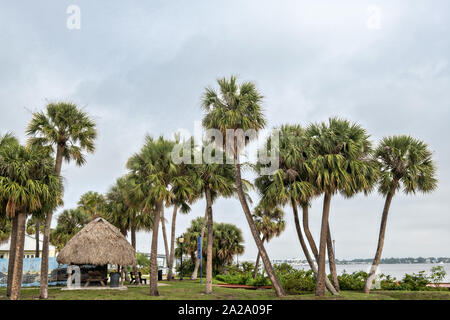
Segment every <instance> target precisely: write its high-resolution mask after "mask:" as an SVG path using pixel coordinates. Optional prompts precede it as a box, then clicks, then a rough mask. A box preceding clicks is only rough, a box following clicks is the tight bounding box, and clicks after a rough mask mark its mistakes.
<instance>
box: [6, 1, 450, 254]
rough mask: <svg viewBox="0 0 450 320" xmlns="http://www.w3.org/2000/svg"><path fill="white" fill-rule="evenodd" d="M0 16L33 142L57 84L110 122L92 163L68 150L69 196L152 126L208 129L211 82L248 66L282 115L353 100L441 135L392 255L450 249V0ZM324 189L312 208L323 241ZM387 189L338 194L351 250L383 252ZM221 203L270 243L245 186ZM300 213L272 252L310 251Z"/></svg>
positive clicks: (13, 125) (9, 120) (246, 71)
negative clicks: (430, 178) (204, 107)
mask: <svg viewBox="0 0 450 320" xmlns="http://www.w3.org/2000/svg"><path fill="white" fill-rule="evenodd" d="M72 4H75V5H77V6H78V8H79V9H80V12H81V20H80V21H81V24H80V29H69V28H68V27H67V19H68V18H70V16H71V14H68V13H67V8H68V7H69V6H70V5H72ZM374 6H375V7H374ZM71 21H72V20H70V21H69V22H71ZM69 25H71V24H70V23H69ZM71 26H73V24H72V25H71ZM0 30H1V32H0V43H1V50H0V133H4V132H6V131H12V132H14V133H15V134H16V135H17V136H18V137H20V139H21V140H22V141H23V142H24V141H25V134H24V129H25V126H26V124H27V123H28V122H29V121H30V118H31V111H38V110H42V109H43V108H44V107H45V105H46V104H47V102H48V101H54V100H70V101H73V102H75V103H77V104H78V105H79V106H80V107H83V108H84V109H85V110H86V111H87V112H88V113H89V114H90V115H91V116H92V117H93V119H95V121H96V122H97V124H98V132H99V136H98V140H97V150H96V152H95V154H93V155H89V156H88V157H87V164H86V165H85V166H84V167H82V168H77V167H75V166H74V165H73V164H70V165H66V164H64V166H63V175H64V177H65V188H66V191H65V196H64V201H65V208H73V207H75V206H76V203H77V201H78V199H79V197H80V195H81V194H83V193H84V192H86V191H89V190H93V191H98V192H106V191H107V190H108V188H109V187H110V186H111V185H112V184H113V183H114V181H115V180H116V178H117V177H119V176H121V175H122V174H124V173H125V172H126V169H125V163H126V161H127V159H128V158H129V157H130V156H131V155H132V154H133V153H134V152H137V151H138V150H139V149H140V147H141V146H142V143H143V141H144V136H145V134H146V133H149V134H151V135H153V136H159V135H164V136H166V137H171V135H172V134H173V132H174V131H175V130H177V129H179V128H184V129H186V130H189V131H191V132H192V131H193V127H194V122H195V121H199V120H201V119H202V113H201V110H200V97H201V94H202V92H203V90H204V88H205V87H206V86H208V85H214V84H215V80H216V79H217V78H218V77H222V76H229V75H231V74H235V75H238V76H239V77H240V79H241V80H251V81H254V82H255V83H256V85H257V87H258V89H259V90H260V92H261V93H262V94H263V95H264V97H265V99H264V104H263V105H264V108H265V111H266V116H267V118H268V126H269V127H273V126H278V125H280V124H283V123H300V124H302V125H307V124H308V123H310V122H314V121H323V120H326V119H327V118H328V117H330V116H341V117H345V118H348V119H349V120H352V121H355V122H358V123H360V124H361V125H362V126H363V127H365V128H366V129H367V130H368V132H369V133H370V134H371V139H372V140H373V141H374V142H376V141H377V140H379V139H380V138H381V137H383V136H386V135H392V134H411V135H413V136H415V137H417V138H420V139H423V140H425V141H426V142H427V143H428V144H429V146H430V148H431V150H433V152H434V159H435V160H436V163H437V166H438V178H439V188H438V190H437V191H436V192H434V193H433V194H430V195H425V196H423V195H417V196H405V195H402V194H398V195H396V197H395V198H394V200H393V203H392V206H391V211H390V216H389V221H388V226H387V235H386V241H385V247H384V252H383V256H384V257H392V256H394V257H405V256H426V257H428V256H450V249H449V248H450V234H449V230H450V212H449V205H450V197H449V191H450V163H449V156H450V152H449V147H448V144H449V143H448V139H449V135H450V129H449V125H448V121H449V119H450V111H449V110H450V65H449V59H450V37H449V34H450V3H449V2H448V1H447V0H442V1H439V0H435V1H375V0H373V1H365V0H355V1H299V0H295V1H287V0H285V1H262V0H257V1H256V0H255V1H230V0H228V1H223V0H221V1H219V0H208V1H197V0H196V1H183V2H182V1H167V0H164V1H163V0H160V1H157V0H153V1H151V2H150V1H148V2H144V1H126V2H124V1H95V3H94V2H93V1H78V0H77V1H75V0H73V1H61V0H58V1H56V0H53V1H39V2H37V1H19V0H17V1H1V2H0ZM321 200H322V199H318V200H316V201H314V203H313V205H312V208H311V225H312V231H313V232H314V235H315V236H316V239H317V241H318V231H319V224H320V213H321ZM254 202H255V203H256V202H257V199H256V198H255V199H254ZM383 204H384V201H383V199H382V197H380V196H379V195H378V194H376V193H374V194H372V195H370V196H369V197H364V196H359V197H356V198H354V199H351V200H344V199H342V198H340V197H339V196H336V197H334V198H333V199H332V203H331V215H330V223H331V229H332V235H333V238H334V239H335V240H336V255H337V258H338V259H344V258H347V259H348V258H356V257H363V258H371V257H373V255H374V253H375V249H376V241H377V236H378V229H379V222H380V218H381V211H382V208H383ZM204 207H205V204H204V201H203V200H202V201H199V202H198V203H197V204H195V205H194V206H193V207H192V212H191V213H190V214H189V215H186V216H180V217H179V218H178V219H177V235H179V234H180V233H181V232H183V231H184V230H185V229H186V227H187V226H188V225H189V223H190V221H191V220H192V219H193V218H195V217H197V216H200V215H203V213H204ZM213 211H214V219H215V221H218V222H230V223H234V224H236V225H238V226H239V227H240V228H241V229H242V230H243V232H244V237H245V247H246V250H245V253H244V254H243V256H242V257H240V260H241V259H254V258H255V256H256V247H255V245H254V244H253V242H254V241H253V239H252V237H251V234H250V231H249V228H248V225H247V223H246V221H245V219H244V214H243V212H242V209H241V206H240V204H239V201H238V200H237V199H227V200H219V201H217V203H216V204H215V205H214V208H213ZM59 212H60V211H59ZM171 212H172V209H171V208H169V209H166V218H167V219H168V222H169V223H170V216H171ZM286 220H287V228H286V231H285V232H284V233H283V234H282V236H281V237H280V238H277V239H274V240H273V241H272V242H270V243H269V245H268V251H269V255H270V257H271V258H273V259H282V258H292V257H301V258H303V257H304V256H303V253H302V252H301V249H300V246H299V243H298V239H297V235H296V232H295V228H294V225H293V217H292V212H291V209H290V208H286ZM150 241H151V238H150V235H149V234H146V233H140V234H139V235H138V250H139V251H145V252H149V251H150ZM159 252H161V253H162V252H163V243H162V238H160V245H159Z"/></svg>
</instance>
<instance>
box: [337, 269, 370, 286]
mask: <svg viewBox="0 0 450 320" xmlns="http://www.w3.org/2000/svg"><path fill="white" fill-rule="evenodd" d="M367 277H368V274H367V272H364V271H355V272H353V273H347V272H346V271H345V270H344V272H343V273H342V274H341V275H338V282H339V288H340V289H341V290H362V289H363V288H364V285H365V283H366V280H367Z"/></svg>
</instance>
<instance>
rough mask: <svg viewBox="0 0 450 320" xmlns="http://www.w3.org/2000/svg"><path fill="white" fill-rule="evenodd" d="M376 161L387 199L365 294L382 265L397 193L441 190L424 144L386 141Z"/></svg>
mask: <svg viewBox="0 0 450 320" xmlns="http://www.w3.org/2000/svg"><path fill="white" fill-rule="evenodd" d="M375 159H376V160H377V161H378V163H379V165H380V178H379V188H378V191H379V192H380V193H381V194H382V195H383V196H385V197H386V200H385V203H384V208H383V214H382V216H381V225H380V233H379V236H378V246H377V251H376V253H375V257H374V259H373V262H372V268H371V269H370V273H369V277H368V278H367V282H366V285H365V286H364V292H365V293H369V292H370V288H371V286H372V281H373V280H374V277H375V273H376V271H377V268H378V264H379V263H380V259H381V254H382V251H383V245H384V237H385V233H386V224H387V218H388V213H389V208H390V206H391V202H392V199H393V197H394V195H395V193H396V191H398V190H400V189H401V188H403V191H404V192H405V193H406V194H410V193H414V194H415V193H416V192H417V191H419V192H422V193H428V192H432V191H433V190H435V189H436V187H437V179H436V167H435V165H434V163H433V160H432V152H431V151H430V150H429V149H428V146H427V144H426V143H425V142H423V141H420V140H418V139H414V138H413V137H410V136H405V135H402V136H392V137H386V138H383V140H382V141H381V143H380V144H379V146H378V147H377V149H376V150H375Z"/></svg>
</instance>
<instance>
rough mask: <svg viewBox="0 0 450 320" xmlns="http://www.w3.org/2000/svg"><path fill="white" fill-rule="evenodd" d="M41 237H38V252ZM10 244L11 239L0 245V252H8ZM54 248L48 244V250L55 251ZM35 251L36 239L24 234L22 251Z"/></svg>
mask: <svg viewBox="0 0 450 320" xmlns="http://www.w3.org/2000/svg"><path fill="white" fill-rule="evenodd" d="M43 242H44V241H43V236H42V234H40V235H39V249H40V251H42V245H43ZM10 243H11V237H10V238H9V239H8V240H7V241H5V242H3V243H1V244H0V251H9V247H10V245H11V244H10ZM55 249H56V248H55V246H52V245H51V244H49V250H50V251H52V250H55ZM34 250H36V237H35V236H34V235H28V234H25V245H24V251H34Z"/></svg>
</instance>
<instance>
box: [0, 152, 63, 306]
mask: <svg viewBox="0 0 450 320" xmlns="http://www.w3.org/2000/svg"><path fill="white" fill-rule="evenodd" d="M0 190H1V192H0V197H1V199H2V201H3V202H6V203H7V205H6V214H7V215H8V216H9V217H11V218H14V219H15V223H13V227H14V228H16V230H15V231H14V232H13V233H14V236H15V241H14V242H15V250H10V252H14V255H13V256H11V257H10V259H13V260H14V262H13V269H12V272H11V273H8V278H10V280H9V281H8V286H10V289H9V290H7V291H8V294H9V295H10V298H11V300H17V299H19V296H20V288H21V285H22V266H23V250H24V241H25V228H26V217H27V213H29V212H31V213H32V212H35V211H37V210H39V209H43V210H49V209H51V210H53V209H54V208H55V207H56V206H57V205H58V204H60V203H61V198H62V182H61V179H60V177H59V176H58V175H56V174H55V173H54V167H53V161H52V159H51V158H50V157H49V156H48V153H47V152H46V151H45V150H42V149H38V148H35V147H29V148H25V147H23V146H20V145H18V144H12V145H10V146H9V147H5V148H0ZM11 249H12V248H11Z"/></svg>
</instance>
